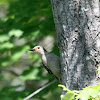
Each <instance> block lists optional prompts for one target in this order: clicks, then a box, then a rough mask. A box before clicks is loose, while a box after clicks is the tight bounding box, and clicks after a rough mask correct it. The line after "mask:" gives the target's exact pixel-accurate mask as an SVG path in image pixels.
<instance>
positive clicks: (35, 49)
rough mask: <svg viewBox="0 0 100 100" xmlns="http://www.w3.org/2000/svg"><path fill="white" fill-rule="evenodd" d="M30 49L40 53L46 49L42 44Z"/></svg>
mask: <svg viewBox="0 0 100 100" xmlns="http://www.w3.org/2000/svg"><path fill="white" fill-rule="evenodd" d="M29 51H34V52H36V53H38V54H41V55H42V54H44V52H45V51H46V50H45V49H44V48H43V47H42V46H35V47H34V48H32V49H29Z"/></svg>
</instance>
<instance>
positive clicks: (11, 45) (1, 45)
mask: <svg viewBox="0 0 100 100" xmlns="http://www.w3.org/2000/svg"><path fill="white" fill-rule="evenodd" d="M13 47H14V45H13V44H12V43H10V42H5V43H3V44H0V50H2V49H11V48H13Z"/></svg>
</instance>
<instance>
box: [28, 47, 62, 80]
mask: <svg viewBox="0 0 100 100" xmlns="http://www.w3.org/2000/svg"><path fill="white" fill-rule="evenodd" d="M29 51H34V52H35V53H37V54H39V56H40V57H41V60H42V64H43V66H44V67H45V69H46V70H47V71H48V73H49V74H51V75H52V76H53V77H55V78H56V79H58V80H59V81H60V80H61V68H60V58H59V57H58V56H56V55H54V54H52V53H50V52H47V51H46V49H45V48H43V47H42V46H35V47H34V48H32V49H29Z"/></svg>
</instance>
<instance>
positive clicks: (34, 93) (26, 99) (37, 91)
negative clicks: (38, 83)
mask: <svg viewBox="0 0 100 100" xmlns="http://www.w3.org/2000/svg"><path fill="white" fill-rule="evenodd" d="M56 81H57V80H54V81H52V82H50V83H48V84H47V85H45V86H43V87H41V88H39V89H38V90H36V91H35V92H33V93H32V94H30V95H29V96H27V97H26V98H24V99H23V100H28V99H30V98H31V97H32V96H34V95H36V94H37V93H39V92H41V91H42V90H43V89H45V88H46V87H48V86H50V85H51V84H53V83H55V82H56Z"/></svg>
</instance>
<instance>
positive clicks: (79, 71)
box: [51, 0, 100, 90]
mask: <svg viewBox="0 0 100 100" xmlns="http://www.w3.org/2000/svg"><path fill="white" fill-rule="evenodd" d="M51 5H52V11H53V16H54V22H55V27H56V33H57V38H58V45H59V50H60V56H61V70H62V84H63V85H65V86H66V87H67V88H68V89H71V90H80V89H82V88H84V87H86V86H88V85H91V84H92V85H94V84H95V83H96V82H97V77H96V69H97V67H98V64H100V13H99V12H100V8H99V0H51Z"/></svg>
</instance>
